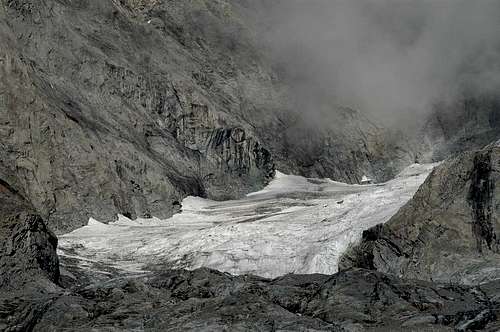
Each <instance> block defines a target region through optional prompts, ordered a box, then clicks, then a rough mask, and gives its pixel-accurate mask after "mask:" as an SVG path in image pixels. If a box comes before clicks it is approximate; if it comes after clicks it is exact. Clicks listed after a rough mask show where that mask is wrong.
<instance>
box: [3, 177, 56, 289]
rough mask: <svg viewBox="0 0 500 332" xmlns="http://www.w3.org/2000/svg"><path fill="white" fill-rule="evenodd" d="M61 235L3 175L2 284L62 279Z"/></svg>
mask: <svg viewBox="0 0 500 332" xmlns="http://www.w3.org/2000/svg"><path fill="white" fill-rule="evenodd" d="M56 248H57V237H56V236H55V235H54V234H53V233H52V232H51V231H50V230H49V229H48V228H47V226H46V224H45V222H44V221H43V220H42V218H41V217H40V216H38V215H36V214H35V212H34V211H33V208H32V207H31V206H30V205H29V203H27V202H26V201H25V200H24V198H23V197H22V196H21V194H20V193H19V192H18V191H17V190H16V189H14V188H13V187H12V186H11V185H10V184H8V183H7V182H5V181H3V180H1V179H0V276H1V277H0V288H3V289H12V288H14V289H15V288H18V287H22V284H23V283H24V282H27V281H30V280H37V279H44V278H46V279H48V280H50V281H52V282H55V283H57V282H58V280H59V260H58V257H57V254H56Z"/></svg>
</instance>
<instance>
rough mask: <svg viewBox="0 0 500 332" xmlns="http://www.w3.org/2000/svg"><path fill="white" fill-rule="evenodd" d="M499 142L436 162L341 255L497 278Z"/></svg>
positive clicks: (441, 277)
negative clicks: (405, 198) (403, 201)
mask: <svg viewBox="0 0 500 332" xmlns="http://www.w3.org/2000/svg"><path fill="white" fill-rule="evenodd" d="M499 171H500V148H499V147H498V146H496V145H494V144H493V145H492V146H489V147H488V148H486V149H483V150H479V151H473V152H465V153H462V154H459V155H458V156H457V157H454V158H451V159H449V160H447V161H446V162H444V163H443V164H442V165H440V166H439V167H437V168H436V169H435V170H434V171H433V172H432V173H431V175H430V176H429V178H428V179H427V180H426V181H425V183H424V184H423V185H422V186H421V187H420V189H419V190H418V191H417V193H416V194H415V196H414V197H413V199H412V200H411V201H410V202H409V203H408V204H407V205H405V206H404V207H403V208H401V210H400V211H399V212H398V213H397V214H396V215H395V216H394V217H393V218H392V219H391V220H390V221H389V222H388V223H387V224H385V225H383V226H382V225H379V226H376V227H375V228H372V229H370V230H368V231H365V233H364V235H363V241H362V243H361V244H360V245H359V246H357V247H355V248H353V249H352V250H351V251H350V252H349V253H348V254H346V255H345V256H344V258H343V260H342V263H341V267H344V268H346V267H350V266H358V267H365V268H370V269H375V270H378V271H381V272H385V273H390V274H394V275H397V276H400V277H403V278H412V279H425V280H434V281H451V282H460V283H466V284H476V283H482V282H487V281H489V280H495V279H498V278H500V219H499V206H500V189H499V184H500V176H499V174H500V173H499Z"/></svg>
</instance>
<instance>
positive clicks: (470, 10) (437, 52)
mask: <svg viewBox="0 0 500 332" xmlns="http://www.w3.org/2000/svg"><path fill="white" fill-rule="evenodd" d="M256 3H257V2H256ZM259 6H260V8H259V9H260V10H259V13H258V20H259V24H258V25H259V27H260V28H261V30H260V31H259V39H260V40H261V41H262V43H263V46H264V47H265V48H266V49H267V51H268V54H269V55H270V57H271V59H272V61H273V63H274V65H275V67H276V68H277V72H278V73H279V75H280V79H281V80H283V81H285V82H286V83H287V84H288V85H290V86H292V89H293V92H294V93H293V94H294V96H296V103H297V105H299V106H300V108H301V109H303V110H304V112H308V113H310V114H314V112H315V111H316V110H318V109H321V108H324V107H325V105H332V104H335V105H339V106H347V107H352V108H356V109H359V110H361V111H363V112H365V113H367V114H369V115H371V116H372V117H373V118H376V119H378V120H380V122H384V123H387V124H391V125H393V124H401V122H412V121H415V119H418V118H422V115H424V114H426V112H429V111H430V110H431V109H432V107H433V105H435V104H436V103H438V102H439V103H443V102H452V101H454V100H456V99H458V98H463V97H464V96H477V95H485V94H486V95H488V94H493V93H498V91H499V90H498V89H499V87H500V2H499V1H488V0H481V1H465V0H463V1H461V0H437V1H434V0H433V1H424V0H422V1H403V0H399V1H396V0H392V1H391V0H376V1H361V0H359V1H352V0H351V1H333V0H331V1H328V0H308V1H307V0H303V1H299V0H277V1H267V2H266V1H261V2H259Z"/></svg>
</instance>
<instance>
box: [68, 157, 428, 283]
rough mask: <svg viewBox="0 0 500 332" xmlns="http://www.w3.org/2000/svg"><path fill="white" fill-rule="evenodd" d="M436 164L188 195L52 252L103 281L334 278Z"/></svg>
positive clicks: (94, 224) (84, 232) (76, 236)
mask: <svg viewBox="0 0 500 332" xmlns="http://www.w3.org/2000/svg"><path fill="white" fill-rule="evenodd" d="M435 166H436V164H422V165H421V164H413V165H411V166H409V167H408V168H406V169H405V170H404V171H403V172H401V173H400V174H399V175H398V176H397V177H396V178H394V179H393V180H390V181H388V182H385V183H379V184H369V185H350V184H345V183H340V182H336V181H332V180H329V179H309V178H304V177H301V176H294V175H286V174H283V173H280V172H277V173H276V176H275V178H274V180H272V181H271V182H270V183H269V185H268V186H267V187H265V188H264V189H263V190H261V191H258V192H254V193H251V194H248V195H247V196H246V197H244V198H243V199H239V200H231V201H222V202H219V201H212V200H208V199H203V198H199V197H187V198H186V199H184V200H183V201H182V211H181V213H179V214H176V215H174V216H173V217H171V218H169V219H166V220H160V219H158V218H151V219H141V218H140V219H136V220H130V219H128V218H126V217H124V216H122V215H119V216H118V220H117V221H116V222H113V223H109V224H105V223H101V222H99V221H98V220H96V219H90V220H89V223H88V225H87V226H84V227H82V228H79V229H77V230H75V231H73V232H71V233H68V234H65V235H63V236H61V237H60V241H59V249H58V254H59V255H60V257H61V258H62V262H63V267H64V262H65V261H68V260H71V261H73V262H75V261H76V262H77V264H78V265H79V268H83V269H94V271H93V272H94V273H96V272H97V273H103V274H105V273H107V272H106V269H103V268H102V267H103V266H104V267H108V268H113V269H115V270H117V271H122V272H123V273H141V272H147V271H152V270H159V269H167V268H168V269H172V268H173V269H175V268H184V269H196V268H200V267H208V268H212V269H216V270H219V271H223V272H228V273H231V274H253V275H258V276H262V277H268V278H274V277H277V276H281V275H284V274H288V273H298V274H310V273H322V274H333V273H336V272H337V270H338V261H339V258H340V256H341V255H342V254H343V252H345V250H346V249H347V248H348V247H349V246H350V245H351V244H353V243H356V242H357V241H359V240H360V239H361V235H362V232H363V230H366V229H368V228H370V227H372V226H375V225H377V224H380V223H384V222H387V221H388V220H389V219H390V218H391V216H393V215H394V214H395V213H396V212H397V211H398V209H399V208H400V207H402V206H403V205H404V204H405V203H406V202H408V201H409V200H410V199H411V197H412V196H413V195H414V193H415V192H416V191H417V190H418V188H419V186H420V185H421V184H422V183H423V182H424V181H425V179H426V178H427V176H428V175H429V173H430V172H431V171H432V169H433V168H434V167H435Z"/></svg>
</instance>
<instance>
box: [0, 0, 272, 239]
mask: <svg viewBox="0 0 500 332" xmlns="http://www.w3.org/2000/svg"><path fill="white" fill-rule="evenodd" d="M204 9H205V11H201V12H200V13H201V14H203V15H206V16H207V17H206V18H205V19H207V20H212V21H215V22H216V23H217V18H216V17H215V16H214V14H212V13H211V11H209V10H208V9H207V8H205V7H204ZM193 10H194V9H193ZM200 10H201V9H200ZM201 14H200V15H201ZM179 15H180V14H179ZM150 20H151V18H147V17H143V16H137V15H136V11H135V8H132V7H131V5H128V4H124V3H121V2H119V1H111V0H108V1H99V2H94V1H83V2H78V3H69V2H61V1H50V0H49V1H21V0H16V1H2V2H1V5H0V26H1V31H2V32H1V34H0V42H1V44H2V45H3V46H5V47H2V49H1V51H0V73H1V76H2V80H1V82H0V91H1V94H0V123H1V129H0V138H1V140H0V142H1V143H0V144H1V149H0V160H1V163H2V173H3V174H2V176H4V177H6V176H11V177H16V178H18V179H19V183H20V184H21V186H22V188H23V189H24V191H25V192H26V196H27V199H28V200H29V201H30V202H31V203H32V204H33V205H34V207H35V209H36V210H37V211H38V212H39V213H40V214H41V215H42V216H43V217H44V218H45V219H46V220H47V221H48V223H49V224H50V225H51V226H52V227H53V228H54V229H55V230H56V231H58V232H62V231H66V230H69V229H74V228H75V227H78V226H81V225H83V224H84V223H86V221H87V220H88V217H89V216H91V215H94V216H96V217H97V216H99V217H100V218H102V219H105V220H111V219H113V218H115V217H116V214H117V213H121V214H124V215H128V216H131V217H136V216H149V215H157V216H163V217H166V216H169V215H170V214H171V213H172V212H175V211H176V210H177V208H178V205H177V204H174V203H175V202H178V201H179V200H180V199H181V198H183V197H185V196H186V195H188V194H192V195H198V196H209V197H211V198H215V199H220V198H227V197H232V196H238V195H240V194H242V193H243V192H246V191H248V190H253V189H256V188H258V187H260V186H262V184H264V183H266V181H267V180H268V179H269V178H270V177H271V176H272V175H273V173H274V164H273V160H272V156H271V155H270V153H269V151H268V150H266V149H265V148H264V147H263V146H262V144H261V143H260V142H259V139H257V138H256V137H255V135H254V134H253V133H252V128H251V127H250V126H249V125H248V123H247V122H245V121H242V120H241V119H239V117H238V115H237V114H236V112H233V110H234V109H235V108H238V107H239V104H240V102H239V100H233V99H234V98H233V97H232V96H233V95H237V93H236V92H237V90H238V89H240V88H241V87H240V86H239V85H238V83H237V80H236V78H237V73H234V72H233V71H232V69H231V68H229V66H230V63H224V64H225V65H227V66H228V68H217V69H218V70H219V72H215V73H211V72H208V73H207V72H205V71H207V70H208V71H211V70H213V69H214V68H213V66H215V61H216V60H213V61H210V60H207V57H209V56H211V55H213V56H216V55H217V56H222V55H221V54H212V53H210V52H209V54H206V55H203V54H194V53H191V52H190V51H189V50H190V48H189V49H188V48H187V47H184V46H183V45H182V43H181V42H180V41H178V40H177V39H179V38H182V36H176V35H175V31H170V30H168V31H165V29H163V28H162V27H161V26H158V25H156V24H152V23H151V22H150V23H148V22H149V21H150ZM155 22H156V21H155ZM172 29H174V28H172ZM174 30H175V29H174ZM176 38H177V39H176ZM186 42H189V43H195V42H196V41H195V40H188V41H186ZM198 46H199V47H198V48H197V50H198V51H199V52H203V50H204V48H205V47H207V46H206V45H205V46H204V45H201V46H200V45H198ZM228 47H229V46H228ZM207 52H208V51H207ZM214 52H215V51H214ZM202 55H203V57H202ZM229 62H230V61H229ZM205 63H206V64H207V65H206V66H205V65H204V64H205ZM216 63H217V64H220V63H221V61H219V62H216ZM221 71H223V72H222V73H221ZM223 75H226V76H224V77H223ZM213 81H216V82H213ZM221 81H222V83H221ZM224 89H225V90H227V91H225V90H224Z"/></svg>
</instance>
